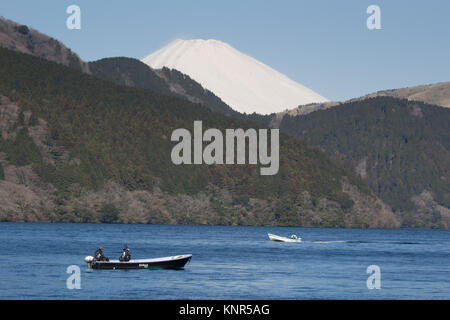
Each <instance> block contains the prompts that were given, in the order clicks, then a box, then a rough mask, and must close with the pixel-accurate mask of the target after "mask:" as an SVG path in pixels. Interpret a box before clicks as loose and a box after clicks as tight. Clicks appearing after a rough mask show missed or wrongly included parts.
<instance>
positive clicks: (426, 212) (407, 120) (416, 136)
mask: <svg viewBox="0 0 450 320" xmlns="http://www.w3.org/2000/svg"><path fill="white" fill-rule="evenodd" d="M449 123H450V109H448V108H442V107H438V106H433V105H428V104H425V103H422V102H415V101H408V100H400V99H396V98H391V97H377V98H370V99H365V100H361V101H354V102H349V103H344V104H341V105H340V106H337V107H334V108H330V109H327V110H320V111H316V112H313V113H310V114H308V115H299V116H295V117H291V116H288V115H287V116H285V117H284V118H283V121H282V122H281V126H280V129H281V130H282V131H283V132H285V133H288V134H290V135H293V136H296V137H299V138H302V139H305V140H306V141H307V142H308V143H310V144H312V145H315V146H318V147H320V148H322V149H323V150H325V151H326V152H328V154H330V155H331V156H332V157H334V158H335V159H337V160H339V161H341V162H342V163H343V164H344V165H345V166H346V167H347V168H348V169H350V170H352V171H353V172H355V173H357V174H359V175H360V176H361V177H362V178H363V179H364V181H365V182H367V184H368V185H369V186H370V187H371V189H372V190H373V192H375V193H376V194H377V195H378V196H379V197H381V198H382V199H383V200H384V201H385V202H386V203H388V204H389V205H391V206H392V208H393V209H394V210H396V211H397V212H402V216H403V220H404V223H405V225H407V226H420V225H421V224H424V223H425V224H426V223H434V224H435V225H436V226H439V223H440V222H441V220H442V219H443V218H445V219H448V218H450V216H449V215H448V213H449V211H448V208H450V130H449ZM425 221H428V222H425Z"/></svg>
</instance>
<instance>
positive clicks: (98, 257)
mask: <svg viewBox="0 0 450 320" xmlns="http://www.w3.org/2000/svg"><path fill="white" fill-rule="evenodd" d="M94 259H95V261H109V259H108V258H107V257H105V255H104V254H103V247H100V248H98V249H97V250H96V251H95V253H94Z"/></svg>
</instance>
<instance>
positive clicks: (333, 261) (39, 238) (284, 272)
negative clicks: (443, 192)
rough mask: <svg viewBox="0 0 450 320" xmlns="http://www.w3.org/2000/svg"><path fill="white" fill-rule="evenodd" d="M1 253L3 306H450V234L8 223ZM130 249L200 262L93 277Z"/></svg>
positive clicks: (0, 230)
mask: <svg viewBox="0 0 450 320" xmlns="http://www.w3.org/2000/svg"><path fill="white" fill-rule="evenodd" d="M268 232H270V233H274V234H278V235H283V236H290V235H291V234H293V233H295V234H296V235H297V236H299V237H301V238H302V239H303V242H302V243H279V242H273V241H270V240H269V239H268V237H267V233H268ZM0 243H1V247H2V248H3V252H2V256H1V258H0V299H226V300H233V299H269V300H271V299H277V300H278V299H450V231H448V230H413V229H404V230H403V229H397V230H384V229H382V230H380V229H375V230H370V229H369V230H363V229H315V228H288V227H225V226H166V225H102V224H45V223H0ZM124 243H126V244H128V247H129V248H130V249H131V255H132V257H133V258H155V257H164V256H172V255H178V254H189V253H190V254H193V258H192V260H191V261H190V263H189V264H188V265H187V266H186V268H185V269H184V270H129V271H121V270H89V269H87V266H86V263H85V262H84V257H85V256H87V255H93V253H94V251H95V249H96V248H97V247H99V246H103V247H104V253H105V255H106V256H108V257H109V258H114V259H117V258H118V257H119V255H120V253H121V249H122V246H123V244H124ZM70 265H77V266H79V267H80V270H81V289H79V290H77V289H73V290H69V289H68V288H67V286H66V280H67V279H68V277H69V276H70V274H68V273H67V272H66V271H67V268H68V267H69V266H70ZM370 265H376V266H378V267H379V268H380V271H381V273H380V275H381V278H380V279H381V280H380V281H381V282H380V284H381V288H380V289H379V290H377V289H373V290H369V289H368V288H367V284H366V282H367V279H368V277H369V276H370V274H368V273H366V271H367V267H368V266H370Z"/></svg>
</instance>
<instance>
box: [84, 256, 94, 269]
mask: <svg viewBox="0 0 450 320" xmlns="http://www.w3.org/2000/svg"><path fill="white" fill-rule="evenodd" d="M84 261H85V262H86V263H87V264H88V268H92V263H93V262H94V257H93V256H87V257H85V258H84Z"/></svg>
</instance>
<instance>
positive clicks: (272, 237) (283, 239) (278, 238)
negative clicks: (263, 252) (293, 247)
mask: <svg viewBox="0 0 450 320" xmlns="http://www.w3.org/2000/svg"><path fill="white" fill-rule="evenodd" d="M268 236H269V239H270V240H272V241H278V242H302V238H298V237H297V236H296V235H295V234H293V235H292V236H291V237H290V238H287V237H282V236H277V235H276V234H272V233H268Z"/></svg>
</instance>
